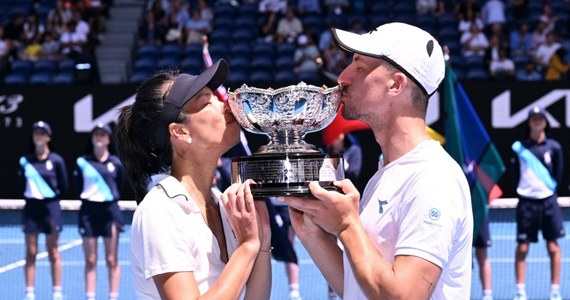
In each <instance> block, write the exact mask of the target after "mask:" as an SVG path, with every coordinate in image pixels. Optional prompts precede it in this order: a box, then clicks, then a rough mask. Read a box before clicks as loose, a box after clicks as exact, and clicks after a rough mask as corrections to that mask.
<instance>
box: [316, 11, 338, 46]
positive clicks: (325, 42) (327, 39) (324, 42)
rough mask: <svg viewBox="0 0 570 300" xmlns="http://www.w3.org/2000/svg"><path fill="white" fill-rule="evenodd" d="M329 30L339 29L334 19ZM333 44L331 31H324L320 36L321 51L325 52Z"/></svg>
mask: <svg viewBox="0 0 570 300" xmlns="http://www.w3.org/2000/svg"><path fill="white" fill-rule="evenodd" d="M328 26H329V28H337V23H336V20H335V19H334V18H331V19H330V20H329V24H328ZM331 43H332V33H331V31H330V30H323V31H322V32H321V34H320V35H319V50H321V51H325V49H327V48H328V47H329V46H330V44H331Z"/></svg>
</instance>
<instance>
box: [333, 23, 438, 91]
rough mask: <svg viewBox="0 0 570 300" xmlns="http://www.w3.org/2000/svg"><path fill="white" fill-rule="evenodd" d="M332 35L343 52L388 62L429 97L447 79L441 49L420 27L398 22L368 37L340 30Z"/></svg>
mask: <svg viewBox="0 0 570 300" xmlns="http://www.w3.org/2000/svg"><path fill="white" fill-rule="evenodd" d="M332 33H333V36H334V38H335V40H336V42H337V44H338V45H339V47H341V48H342V49H344V50H346V51H348V52H352V53H358V54H362V55H365V56H371V57H376V58H381V59H385V60H387V61H388V62H390V63H391V64H393V65H394V66H395V67H396V68H398V69H399V70H400V71H402V72H403V73H405V74H406V75H407V76H408V77H409V78H410V79H412V80H413V81H414V82H415V83H416V84H417V85H418V86H419V87H420V88H421V89H423V90H424V92H425V93H426V94H428V95H429V96H431V95H433V94H434V93H435V91H436V90H437V88H438V87H439V85H440V83H441V81H442V80H443V77H445V60H444V58H443V50H442V48H441V46H440V45H439V43H438V42H437V40H436V39H435V38H434V37H433V36H432V35H431V34H429V33H427V32H426V31H424V30H422V29H420V28H418V27H416V26H412V25H408V24H405V23H398V22H395V23H388V24H384V25H382V26H379V27H378V28H376V29H374V30H372V31H370V32H369V33H364V34H356V33H352V32H349V31H345V30H340V29H336V28H333V29H332Z"/></svg>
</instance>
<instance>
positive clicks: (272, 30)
mask: <svg viewBox="0 0 570 300" xmlns="http://www.w3.org/2000/svg"><path fill="white" fill-rule="evenodd" d="M276 35H277V13H276V12H271V13H268V14H267V17H266V18H265V22H263V25H261V32H260V35H259V36H260V37H261V40H263V41H264V42H267V43H271V42H273V41H275V39H276Z"/></svg>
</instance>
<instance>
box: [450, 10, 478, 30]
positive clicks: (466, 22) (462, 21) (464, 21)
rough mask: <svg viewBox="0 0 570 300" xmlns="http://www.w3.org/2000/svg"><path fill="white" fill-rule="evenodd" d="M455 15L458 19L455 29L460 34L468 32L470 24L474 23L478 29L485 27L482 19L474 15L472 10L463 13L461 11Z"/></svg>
mask: <svg viewBox="0 0 570 300" xmlns="http://www.w3.org/2000/svg"><path fill="white" fill-rule="evenodd" d="M457 17H458V19H459V22H458V23H457V29H458V30H459V32H460V33H461V34H463V33H465V32H469V30H471V25H472V24H476V25H477V27H478V28H479V30H483V29H484V28H485V24H484V23H483V20H482V19H481V18H479V17H477V16H476V15H474V14H473V11H471V10H467V11H466V12H465V15H464V14H463V13H459V14H458V15H457Z"/></svg>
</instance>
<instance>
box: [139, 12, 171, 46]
mask: <svg viewBox="0 0 570 300" xmlns="http://www.w3.org/2000/svg"><path fill="white" fill-rule="evenodd" d="M162 24H164V23H162ZM138 33H139V39H138V40H139V45H143V44H153V45H160V44H161V43H162V39H163V38H164V35H165V29H164V26H163V25H160V24H157V23H156V18H155V17H154V12H153V11H152V10H149V11H147V12H146V14H145V19H144V20H143V22H142V23H141V24H140V25H139V30H138Z"/></svg>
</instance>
